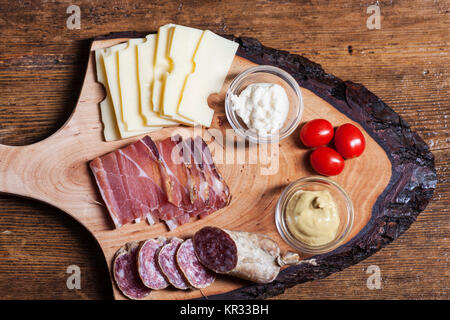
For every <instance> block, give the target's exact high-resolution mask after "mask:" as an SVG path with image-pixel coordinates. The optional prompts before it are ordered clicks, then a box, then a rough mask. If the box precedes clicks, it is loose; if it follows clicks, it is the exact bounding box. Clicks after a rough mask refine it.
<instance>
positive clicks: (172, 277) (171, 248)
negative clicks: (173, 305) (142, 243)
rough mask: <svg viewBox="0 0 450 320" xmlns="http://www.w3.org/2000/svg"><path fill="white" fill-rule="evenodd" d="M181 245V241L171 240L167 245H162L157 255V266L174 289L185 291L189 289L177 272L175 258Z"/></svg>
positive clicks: (177, 239)
mask: <svg viewBox="0 0 450 320" xmlns="http://www.w3.org/2000/svg"><path fill="white" fill-rule="evenodd" d="M182 243H183V240H181V239H179V238H172V239H171V241H170V242H169V243H168V244H166V245H164V246H163V247H162V248H161V250H160V251H159V254H158V265H159V268H160V269H161V271H162V273H163V274H164V275H165V276H166V278H167V280H168V281H169V282H170V284H171V285H173V286H174V287H175V288H178V289H181V290H186V289H189V285H188V284H187V283H186V281H185V280H184V278H183V275H182V274H181V272H180V271H179V270H178V266H177V261H176V258H175V256H176V252H177V250H178V248H179V247H180V245H181V244H182Z"/></svg>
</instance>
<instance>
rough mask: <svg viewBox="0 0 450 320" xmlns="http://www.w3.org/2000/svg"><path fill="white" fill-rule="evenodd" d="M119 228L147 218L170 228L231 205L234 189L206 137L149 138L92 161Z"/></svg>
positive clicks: (100, 188)
mask: <svg viewBox="0 0 450 320" xmlns="http://www.w3.org/2000/svg"><path fill="white" fill-rule="evenodd" d="M90 168H91V170H92V172H93V174H94V177H95V181H96V183H97V186H98V188H99V190H100V194H101V196H102V198H103V201H104V202H105V204H106V207H107V209H108V212H109V214H110V216H111V219H112V220H113V222H114V224H115V226H116V228H119V227H121V226H122V225H124V224H127V223H130V222H132V221H136V222H139V221H140V220H141V219H147V221H148V222H149V223H150V224H153V223H156V222H158V221H160V220H162V221H164V222H165V223H166V225H167V226H168V227H169V229H174V228H176V227H177V226H179V225H181V224H184V223H187V222H189V220H190V219H191V218H192V217H196V216H200V217H204V216H206V215H208V214H210V213H212V212H214V211H217V210H218V209H220V208H222V207H224V206H226V205H227V204H228V202H229V199H230V195H229V190H228V186H227V185H226V183H225V182H224V181H223V179H222V177H221V175H220V173H219V172H218V170H217V169H216V167H215V165H214V163H213V161H212V156H211V153H210V152H209V149H208V146H207V145H206V143H205V142H204V141H203V140H202V139H201V138H200V137H197V138H196V139H195V140H194V139H186V140H184V141H183V139H182V138H181V136H175V137H172V138H167V139H164V140H162V141H158V142H156V143H155V142H154V141H153V140H152V139H151V138H150V137H149V136H146V137H144V138H142V139H141V140H138V141H136V142H135V143H133V144H130V145H128V146H126V147H124V148H122V149H119V150H116V151H114V152H111V153H109V154H106V155H104V156H101V157H98V158H96V159H94V160H92V161H91V162H90Z"/></svg>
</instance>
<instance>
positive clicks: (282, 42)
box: [0, 0, 450, 299]
mask: <svg viewBox="0 0 450 320" xmlns="http://www.w3.org/2000/svg"><path fill="white" fill-rule="evenodd" d="M377 3H378V4H379V6H380V8H381V17H382V18H381V29H379V30H369V29H368V28H367V25H366V20H367V19H368V17H369V16H370V14H367V13H366V10H367V7H368V6H369V5H372V4H374V3H372V2H369V1H361V2H359V1H346V2H342V3H340V2H336V1H330V2H325V1H292V2H289V1H282V2H281V1H276V2H275V1H274V2H269V1H258V2H253V1H246V2H242V3H241V2H239V1H226V2H216V1H198V2H197V1H190V2H188V1H185V2H182V1H180V2H151V3H148V2H138V1H133V2H131V1H130V2H126V1H109V2H106V1H105V2H101V1H77V2H76V3H75V4H77V5H78V6H79V7H80V9H81V28H80V29H74V30H70V29H68V28H67V25H66V20H67V18H68V17H69V16H70V14H67V13H66V9H67V7H68V6H69V5H71V4H74V3H73V2H67V1H59V2H55V3H53V2H50V1H49V2H47V1H45V2H44V1H42V2H37V1H34V2H28V1H17V2H8V1H4V0H1V1H0V26H1V27H2V29H1V30H2V31H1V32H2V37H1V39H0V92H1V95H0V143H2V144H10V145H25V144H29V143H32V142H36V141H39V140H41V139H43V138H45V137H47V136H49V135H50V134H51V133H53V132H55V131H56V130H57V129H58V128H59V127H60V126H61V125H62V124H63V123H64V122H65V121H66V120H67V118H68V117H69V115H70V113H71V111H72V110H73V108H74V106H75V103H76V99H77V97H78V94H79V90H80V88H81V83H82V79H83V76H84V74H83V73H84V69H85V65H86V62H87V58H88V53H89V43H90V42H89V39H91V38H93V37H95V36H98V35H102V34H107V33H109V32H113V31H114V32H117V31H128V30H136V31H154V30H156V29H157V28H158V26H160V25H162V24H164V23H167V22H175V23H179V24H185V25H190V26H194V27H199V28H205V29H206V28H208V29H211V30H212V31H215V32H218V33H229V34H235V35H248V36H252V37H255V38H258V39H259V40H260V41H261V42H262V43H263V44H265V45H267V46H270V47H275V48H278V49H283V50H288V51H290V52H292V53H298V54H302V55H304V56H306V57H307V58H309V59H311V60H313V61H315V62H317V63H320V64H322V66H323V67H324V68H325V70H326V71H327V72H329V73H333V74H335V75H336V76H338V77H340V78H342V79H349V80H352V81H354V82H359V83H362V84H364V85H365V86H366V87H367V88H368V89H369V90H371V91H372V92H374V93H375V94H376V95H378V96H379V97H380V98H382V99H383V100H384V101H385V102H386V103H387V104H388V105H389V106H391V107H392V108H393V109H394V110H395V111H396V112H397V113H399V114H400V115H401V116H402V117H403V118H404V119H405V120H407V121H408V122H409V123H410V124H411V126H412V128H413V129H414V130H415V131H417V132H418V133H419V134H420V135H421V136H422V138H423V139H424V140H425V141H426V142H427V143H428V144H429V145H430V147H431V150H432V151H433V153H434V155H435V158H436V168H437V172H438V177H439V184H438V187H437V189H436V192H435V195H434V199H433V201H432V202H431V203H430V205H429V206H428V207H427V209H426V210H425V211H424V212H423V213H422V214H421V215H420V216H419V218H418V220H417V222H416V223H414V224H413V225H412V227H411V228H410V229H409V230H408V231H407V232H406V233H405V234H404V235H402V236H401V237H400V238H399V239H398V240H397V241H395V242H394V243H392V244H390V245H389V246H388V247H387V248H385V249H382V250H381V251H380V252H378V253H376V254H375V255H374V256H372V257H371V258H369V259H367V260H365V261H363V262H362V263H360V264H357V265H355V266H353V267H350V268H348V269H345V270H344V271H342V272H339V273H337V274H334V275H332V276H330V277H328V278H326V279H323V280H319V281H314V282H308V283H305V284H302V285H298V286H295V287H293V288H291V289H288V290H286V292H285V293H284V294H283V295H279V296H277V297H275V299H280V298H281V299H311V298H316V299H317V298H319V299H321V298H350V299H360V298H385V299H389V298H394V299H395V298H400V299H401V298H412V299H448V298H449V282H450V281H449V280H450V274H449V269H448V250H449V243H450V241H449V239H448V233H449V230H450V228H449V216H448V215H449V211H450V210H449V208H448V207H449V203H450V191H449V190H450V173H449V170H448V167H449V162H450V160H449V155H450V151H449V147H450V141H449V140H450V134H449V130H448V117H449V115H450V107H449V104H450V89H449V87H450V82H449V81H450V80H449V73H450V36H449V12H450V4H449V3H448V1H447V2H446V1H441V2H440V1H378V2H377ZM211 8H214V10H211ZM0 161H1V159H0ZM70 265H77V266H79V267H80V269H81V279H82V280H81V289H80V290H76V289H75V290H69V289H68V288H67V286H66V280H67V278H68V276H69V274H67V273H66V270H67V267H69V266H70ZM372 265H376V266H378V267H379V269H380V271H381V278H382V282H381V289H372V290H371V289H369V288H368V286H367V280H368V277H369V276H370V274H367V273H366V271H367V269H368V268H369V267H370V266H372ZM369 269H370V268H369ZM108 281H109V280H108V270H107V267H106V264H105V262H104V261H103V257H102V254H101V251H100V248H99V247H98V245H97V244H96V242H95V241H94V239H92V238H91V237H90V235H89V233H88V232H87V231H86V230H85V229H83V227H81V226H80V225H79V224H78V223H77V222H75V221H74V220H72V219H71V218H70V217H68V216H65V215H63V214H61V213H60V212H58V210H57V209H55V208H52V207H50V206H47V205H45V204H42V203H38V202H34V201H30V200H26V199H20V198H17V197H12V196H8V195H0V298H2V299H14V298H15V299H43V298H44V299H84V298H87V299H99V298H100V299H108V298H111V297H112V293H111V288H110V286H109V282H108Z"/></svg>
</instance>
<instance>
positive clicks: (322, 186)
mask: <svg viewBox="0 0 450 320" xmlns="http://www.w3.org/2000/svg"><path fill="white" fill-rule="evenodd" d="M320 190H328V191H329V192H330V194H331V195H332V197H333V198H334V200H335V201H336V204H337V207H338V212H339V218H340V223H339V228H338V232H337V234H336V237H335V239H334V240H332V241H331V242H329V243H327V244H324V245H321V246H311V245H309V244H307V243H304V242H301V241H299V240H298V239H297V238H295V237H294V236H293V234H292V233H291V232H290V230H289V228H288V226H287V223H286V217H285V214H286V206H287V204H288V202H289V200H290V199H291V198H292V197H293V195H294V194H296V193H297V192H299V191H320ZM353 219H354V212H353V204H352V201H351V200H350V197H349V196H348V195H347V193H346V192H345V190H344V189H343V188H342V187H341V186H340V185H338V184H337V183H336V182H335V181H333V180H331V179H328V178H325V177H322V176H310V177H306V178H302V179H299V180H296V181H294V182H292V183H291V184H290V185H288V186H287V187H286V188H285V189H284V191H283V192H282V193H281V196H280V198H279V200H278V203H277V206H276V208H275V224H276V226H277V229H278V232H279V233H280V235H281V237H282V238H283V239H284V241H286V242H287V243H288V244H289V245H290V246H291V247H293V248H295V249H297V250H298V251H300V252H303V253H309V254H321V253H326V252H330V251H332V250H334V249H336V248H337V247H339V246H340V245H341V244H343V243H344V242H345V241H346V240H347V238H348V235H349V234H350V231H351V229H352V226H353Z"/></svg>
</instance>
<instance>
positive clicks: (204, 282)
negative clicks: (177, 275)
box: [176, 239, 216, 289]
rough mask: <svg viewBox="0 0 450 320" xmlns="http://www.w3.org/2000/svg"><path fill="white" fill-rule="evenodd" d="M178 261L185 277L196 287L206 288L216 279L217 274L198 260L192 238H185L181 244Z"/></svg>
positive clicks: (177, 255) (177, 256)
mask: <svg viewBox="0 0 450 320" xmlns="http://www.w3.org/2000/svg"><path fill="white" fill-rule="evenodd" d="M176 261H177V264H178V267H179V269H180V271H181V273H182V274H183V275H184V278H185V279H186V281H187V282H189V284H190V285H191V286H192V287H194V288H197V289H201V288H206V287H208V286H209V285H211V284H212V283H213V282H214V280H215V279H216V276H215V274H214V273H213V272H211V271H210V270H208V269H206V268H205V267H204V266H203V265H202V264H201V263H200V262H199V261H198V259H197V256H196V255H195V252H194V244H193V242H192V239H187V240H185V241H184V242H183V243H182V244H181V245H180V246H179V248H178V251H177V254H176Z"/></svg>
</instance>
